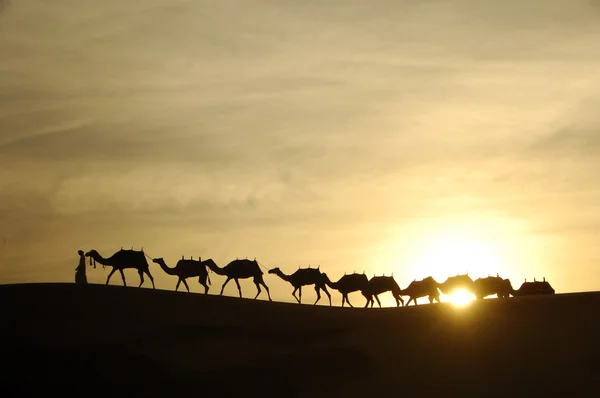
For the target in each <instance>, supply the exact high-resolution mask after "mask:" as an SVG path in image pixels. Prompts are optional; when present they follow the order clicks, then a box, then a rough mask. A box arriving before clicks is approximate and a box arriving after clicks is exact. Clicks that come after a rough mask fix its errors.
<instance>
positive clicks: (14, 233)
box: [0, 0, 600, 305]
mask: <svg viewBox="0 0 600 398" xmlns="http://www.w3.org/2000/svg"><path fill="white" fill-rule="evenodd" d="M0 2H1V4H2V5H1V6H0V10H1V11H0V12H1V14H0V54H1V55H0V59H1V61H0V220H1V222H0V282H2V283H17V282H33V281H40V282H41V281H73V280H74V269H75V266H76V265H77V261H78V256H77V250H78V249H82V250H85V251H87V250H89V249H92V248H95V249H97V250H98V251H100V253H101V254H104V255H105V256H107V257H108V256H109V255H110V254H112V253H113V252H114V251H116V250H118V249H119V248H120V247H121V246H123V247H126V248H131V247H132V246H133V247H134V248H138V249H139V248H140V247H142V246H143V247H144V249H145V251H146V252H147V253H148V254H149V255H151V256H154V257H164V258H165V260H166V261H167V263H168V264H169V265H171V266H173V265H174V264H175V262H176V260H177V259H178V258H180V257H181V256H182V255H185V256H186V257H189V256H194V258H196V257H198V256H200V255H201V256H202V257H203V258H208V257H211V258H213V259H214V260H215V261H216V262H217V264H220V265H225V264H226V263H227V262H229V261H231V260H233V259H235V258H236V257H249V258H254V257H256V258H257V259H258V260H259V261H260V262H261V263H263V264H265V265H266V266H268V267H274V266H279V267H281V269H282V270H283V271H284V272H293V271H294V270H295V269H297V268H298V266H303V267H304V266H307V265H309V264H311V265H313V266H315V265H317V264H320V265H321V268H322V269H323V270H324V271H326V272H327V273H328V275H329V276H330V278H331V279H332V280H334V281H335V280H337V279H338V278H339V277H340V276H342V275H343V273H344V272H345V271H347V272H353V271H360V272H362V271H363V270H365V271H366V272H367V273H368V274H369V276H372V274H373V273H376V274H383V273H385V274H386V275H389V274H391V273H393V275H394V277H395V278H396V280H397V281H398V283H399V284H400V286H401V287H406V285H407V284H408V283H409V282H410V281H412V280H413V279H421V278H423V277H426V276H428V275H433V276H434V277H436V278H437V279H439V281H443V280H444V279H445V278H446V277H447V276H450V275H454V274H456V273H458V272H460V273H462V272H466V271H468V272H469V274H470V275H472V276H473V277H478V276H487V275H488V274H494V275H495V274H496V272H500V274H501V276H504V277H509V278H510V279H511V280H512V282H513V285H515V286H514V287H515V288H517V287H518V286H520V284H521V282H522V281H523V279H524V278H527V279H528V280H533V278H534V277H535V278H538V279H541V278H542V277H546V278H547V279H548V280H549V281H550V283H551V284H552V285H553V286H554V288H555V289H556V291H557V292H570V291H585V290H598V289H599V288H600V265H599V264H600V254H599V253H600V252H599V251H598V248H599V247H600V235H599V232H600V212H598V203H600V190H599V188H597V186H596V185H597V183H596V181H597V180H598V174H599V172H600V113H599V110H600V45H599V43H600V23H598V22H599V20H600V1H598V0H519V1H516V0H515V1H507V2H499V1H481V0H468V1H467V0H465V1H463V0H449V1H424V0H419V1H402V2H399V1H389V0H387V1H383V0H380V1H377V0H374V1H364V0H344V1H342V0H338V1H333V0H327V1H286V0H254V1H252V2H248V1H244V0H236V1H234V0H228V1H182V0H180V1H176V0H129V1H120V0H106V1H84V0H53V1H47V0H38V1H33V0H19V1H14V0H13V1H6V0H4V1H2V0H0ZM151 271H152V272H153V274H154V275H155V277H156V279H157V287H160V288H164V289H173V288H174V285H175V282H176V280H175V279H173V278H171V277H169V276H167V275H165V274H164V273H163V272H162V271H161V270H160V269H159V268H158V266H156V265H155V264H151ZM107 274H108V270H102V269H101V268H100V269H96V270H89V271H88V279H89V280H90V281H91V282H96V283H103V282H104V281H105V279H106V276H107ZM126 277H127V279H128V283H129V284H131V285H137V282H138V276H137V274H136V273H135V272H134V271H126ZM212 279H213V285H214V286H213V287H212V290H211V292H212V293H218V290H219V288H220V285H221V283H222V282H223V281H224V279H223V278H222V277H219V276H216V275H214V276H213V277H212ZM265 281H266V283H267V284H268V285H269V286H271V287H272V290H273V298H274V299H275V300H281V301H292V300H293V298H292V297H291V290H292V289H291V287H290V286H289V285H287V284H285V283H284V282H282V281H281V280H279V279H277V277H275V276H274V275H265ZM111 283H114V284H120V283H121V281H120V278H119V277H118V275H116V276H114V279H113V280H112V281H111ZM190 286H191V287H193V290H195V291H202V288H201V287H200V286H199V285H198V283H197V282H196V281H194V282H193V283H190ZM242 289H243V290H244V294H245V295H246V296H254V293H255V290H254V289H255V288H254V285H253V284H252V283H251V282H250V281H245V282H243V283H242ZM226 293H227V294H228V295H235V294H237V291H236V289H235V284H233V283H231V284H230V285H229V286H228V287H227V289H226ZM384 296H385V295H384ZM303 297H304V298H305V299H306V300H307V301H309V302H311V301H313V300H314V291H313V290H312V289H310V288H305V294H304V295H303ZM382 299H383V296H382ZM386 299H387V296H386ZM334 300H335V301H334V302H335V303H337V304H338V305H339V303H340V302H341V297H340V295H339V293H337V292H335V293H334ZM351 300H352V297H351ZM353 302H355V304H358V305H362V304H363V303H364V299H362V297H360V298H354V300H353ZM391 302H392V300H391V299H390V300H389V301H386V303H388V304H390V303H391Z"/></svg>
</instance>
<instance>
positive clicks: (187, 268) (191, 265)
mask: <svg viewBox="0 0 600 398" xmlns="http://www.w3.org/2000/svg"><path fill="white" fill-rule="evenodd" d="M206 261H208V260H205V261H202V260H201V259H198V260H194V259H189V260H186V259H183V258H182V259H181V260H179V261H177V264H176V265H175V267H174V268H170V267H169V266H168V265H167V264H166V263H165V260H164V259H163V258H162V257H159V258H155V259H153V260H152V262H153V263H156V264H158V265H159V266H160V268H162V270H163V271H165V272H166V273H167V274H168V275H175V276H177V277H178V280H177V285H176V286H175V291H177V290H178V289H179V285H180V284H181V282H183V285H184V286H185V288H186V289H187V291H188V292H189V291H190V287H189V286H188V284H187V282H186V279H187V278H193V277H196V276H197V277H198V282H199V283H200V284H201V285H202V286H204V294H207V293H208V285H210V277H209V276H208V270H207V269H206ZM207 281H208V284H207Z"/></svg>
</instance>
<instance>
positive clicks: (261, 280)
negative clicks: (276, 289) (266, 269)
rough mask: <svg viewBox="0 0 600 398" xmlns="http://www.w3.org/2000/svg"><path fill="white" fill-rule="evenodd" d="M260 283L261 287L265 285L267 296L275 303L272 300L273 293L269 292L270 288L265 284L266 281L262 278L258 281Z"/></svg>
mask: <svg viewBox="0 0 600 398" xmlns="http://www.w3.org/2000/svg"><path fill="white" fill-rule="evenodd" d="M258 283H260V284H261V285H263V287H264V288H265V290H266V291H267V296H268V297H269V301H273V300H271V292H269V286H267V284H266V283H265V281H264V280H263V279H262V278H260V281H258Z"/></svg>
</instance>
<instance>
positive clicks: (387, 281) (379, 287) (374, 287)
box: [361, 276, 404, 308]
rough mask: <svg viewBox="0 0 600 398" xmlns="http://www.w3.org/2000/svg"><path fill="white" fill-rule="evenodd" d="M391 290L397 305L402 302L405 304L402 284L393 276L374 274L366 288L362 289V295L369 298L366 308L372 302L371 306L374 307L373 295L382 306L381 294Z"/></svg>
mask: <svg viewBox="0 0 600 398" xmlns="http://www.w3.org/2000/svg"><path fill="white" fill-rule="evenodd" d="M385 292H391V293H392V295H393V296H394V299H395V300H396V306H397V307H400V303H402V305H403V306H404V300H403V299H402V297H400V296H401V294H400V286H398V283H396V280H395V279H394V277H393V276H374V277H372V278H371V279H370V280H369V283H368V284H367V287H366V289H364V290H362V291H361V293H362V295H363V296H364V297H365V298H366V299H367V304H365V308H367V307H368V306H369V303H370V304H371V308H373V297H375V300H377V304H379V307H380V308H381V302H380V301H379V297H378V296H379V295H380V294H381V293H385Z"/></svg>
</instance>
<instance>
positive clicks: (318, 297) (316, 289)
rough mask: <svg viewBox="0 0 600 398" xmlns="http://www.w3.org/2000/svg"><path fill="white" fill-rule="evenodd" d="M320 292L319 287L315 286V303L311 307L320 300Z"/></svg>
mask: <svg viewBox="0 0 600 398" xmlns="http://www.w3.org/2000/svg"><path fill="white" fill-rule="evenodd" d="M320 290H321V289H319V286H316V285H315V292H317V301H315V303H314V304H313V305H316V304H317V303H318V302H319V300H321V292H320Z"/></svg>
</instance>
